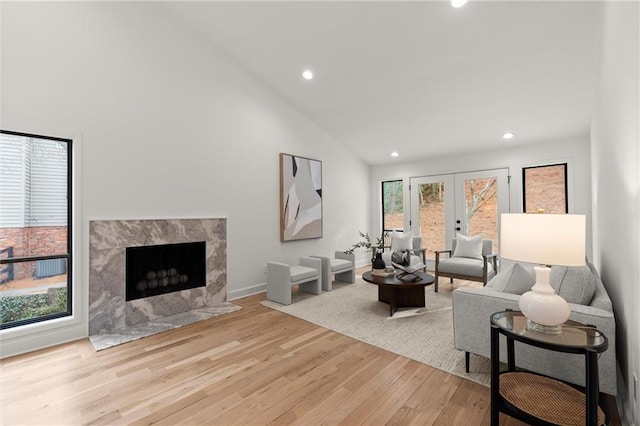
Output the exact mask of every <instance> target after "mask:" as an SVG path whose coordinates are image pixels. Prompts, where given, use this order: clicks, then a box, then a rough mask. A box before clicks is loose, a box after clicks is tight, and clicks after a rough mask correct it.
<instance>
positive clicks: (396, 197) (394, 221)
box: [382, 180, 404, 231]
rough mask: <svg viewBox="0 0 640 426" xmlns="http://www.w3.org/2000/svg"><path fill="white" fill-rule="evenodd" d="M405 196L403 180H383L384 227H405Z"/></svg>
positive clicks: (397, 228) (385, 229) (389, 228)
mask: <svg viewBox="0 0 640 426" xmlns="http://www.w3.org/2000/svg"><path fill="white" fill-rule="evenodd" d="M403 203H404V197H403V190H402V181H401V180H391V181H385V182H382V229H383V231H392V230H394V229H395V230H403V229H404V207H403V206H404V204H403Z"/></svg>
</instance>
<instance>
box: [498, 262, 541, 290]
mask: <svg viewBox="0 0 640 426" xmlns="http://www.w3.org/2000/svg"><path fill="white" fill-rule="evenodd" d="M535 282H536V278H535V275H534V273H533V271H532V270H529V269H527V268H525V267H524V266H522V265H521V264H519V263H514V264H513V265H512V266H509V267H508V268H506V269H505V270H503V271H501V272H500V273H499V274H498V275H496V276H495V278H494V279H492V280H491V281H490V286H491V287H493V289H494V290H496V291H501V292H503V293H511V294H517V295H522V294H524V293H526V292H527V291H529V290H531V287H532V286H533V284H535ZM488 286H489V284H488Z"/></svg>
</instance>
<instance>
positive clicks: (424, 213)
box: [410, 169, 509, 269]
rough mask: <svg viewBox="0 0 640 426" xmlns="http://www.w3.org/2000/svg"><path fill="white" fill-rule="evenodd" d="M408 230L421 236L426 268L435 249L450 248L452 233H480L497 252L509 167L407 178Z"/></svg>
mask: <svg viewBox="0 0 640 426" xmlns="http://www.w3.org/2000/svg"><path fill="white" fill-rule="evenodd" d="M410 192H411V194H410V198H411V230H412V231H413V232H414V234H420V235H422V246H423V247H424V248H425V249H426V257H427V267H428V268H430V269H433V262H434V259H435V254H434V252H435V251H436V250H448V249H451V242H452V240H453V239H454V238H455V236H456V232H459V233H461V234H464V235H469V236H473V235H478V234H482V236H483V238H485V239H491V240H493V244H494V252H498V251H499V247H498V243H499V238H498V220H499V217H500V214H502V213H507V212H508V211H509V170H508V169H494V170H484V171H479V172H468V173H455V174H447V175H437V176H424V177H417V178H411V186H410Z"/></svg>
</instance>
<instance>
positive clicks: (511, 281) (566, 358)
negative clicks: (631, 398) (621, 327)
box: [452, 262, 616, 395]
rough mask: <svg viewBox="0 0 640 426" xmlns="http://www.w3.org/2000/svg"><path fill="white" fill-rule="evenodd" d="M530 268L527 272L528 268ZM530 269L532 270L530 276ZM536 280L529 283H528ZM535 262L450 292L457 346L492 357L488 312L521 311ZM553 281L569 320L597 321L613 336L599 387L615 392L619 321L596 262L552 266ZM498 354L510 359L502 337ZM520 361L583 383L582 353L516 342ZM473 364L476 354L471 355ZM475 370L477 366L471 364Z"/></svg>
mask: <svg viewBox="0 0 640 426" xmlns="http://www.w3.org/2000/svg"><path fill="white" fill-rule="evenodd" d="M524 271H526V272H524ZM529 274H531V275H529ZM529 280H532V281H531V282H528V281H529ZM533 281H535V278H533V266H532V265H527V264H514V263H510V264H503V265H502V270H501V271H500V272H499V273H498V274H497V275H496V276H495V277H494V278H493V279H492V280H491V281H489V283H487V285H486V287H483V288H469V287H463V288H458V289H456V290H454V291H453V293H452V305H453V333H454V346H455V348H456V349H459V350H463V351H465V352H468V353H471V354H476V355H480V356H483V357H486V358H489V357H490V355H491V352H490V320H489V318H490V316H491V314H493V313H494V312H498V311H504V310H506V309H513V310H519V308H518V300H519V299H520V294H522V292H524V291H525V290H526V289H528V288H530V287H531V284H532V283H533ZM551 285H552V286H553V288H554V289H555V290H556V292H557V293H558V294H560V295H561V296H563V297H565V299H567V301H568V302H569V306H570V307H571V316H570V317H569V319H571V320H574V321H577V322H579V323H582V324H591V325H595V326H596V327H597V328H598V329H599V330H600V331H601V332H602V333H604V335H605V336H607V339H608V340H609V348H608V349H607V351H605V352H604V353H602V354H601V355H600V357H599V359H598V370H599V376H600V391H601V392H604V393H607V394H610V395H615V394H616V352H615V350H616V342H615V337H616V325H615V318H614V316H613V308H612V305H611V299H609V295H608V294H607V291H606V289H605V288H604V285H603V284H602V281H601V279H600V276H599V275H598V272H597V271H596V270H595V268H594V267H593V265H592V264H591V263H589V262H587V265H585V266H581V267H555V266H554V267H552V270H551ZM501 345H502V347H501V350H500V354H501V357H502V359H501V360H502V361H503V362H506V346H505V343H504V339H501ZM515 347H516V366H517V367H519V368H524V369H527V370H530V371H534V372H537V373H540V374H544V375H547V376H550V377H554V378H557V379H560V380H564V381H566V382H570V383H573V384H577V385H580V386H584V377H585V366H584V356H582V355H574V354H564V353H558V352H552V351H548V350H544V349H540V348H535V347H531V346H524V345H521V344H520V343H519V342H516V346H515ZM470 361H471V365H473V357H471V360H470ZM472 370H473V368H472Z"/></svg>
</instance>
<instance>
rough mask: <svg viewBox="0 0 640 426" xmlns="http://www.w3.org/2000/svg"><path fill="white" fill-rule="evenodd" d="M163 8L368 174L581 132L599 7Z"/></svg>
mask: <svg viewBox="0 0 640 426" xmlns="http://www.w3.org/2000/svg"><path fill="white" fill-rule="evenodd" d="M165 6H166V8H167V11H168V12H169V13H171V14H172V15H173V16H174V17H175V18H176V19H178V20H180V21H182V22H184V23H186V24H187V25H189V26H191V27H192V28H193V29H194V30H195V31H197V32H198V33H199V34H200V35H201V36H203V37H204V38H206V39H207V40H208V41H210V42H211V44H212V46H215V47H216V48H217V49H219V50H221V51H222V52H223V53H224V54H225V55H227V56H228V57H230V58H232V59H233V60H234V61H235V62H237V63H238V64H239V65H240V66H242V67H243V68H245V69H246V70H247V71H248V72H250V73H251V74H253V75H254V76H255V77H256V78H257V79H258V80H260V81H262V82H263V83H265V84H266V85H268V86H269V87H271V88H272V89H273V91H274V92H275V93H277V94H278V95H279V96H281V97H282V98H283V99H285V100H286V101H287V102H288V103H289V104H290V105H292V106H293V107H294V108H296V109H298V110H299V111H301V112H302V113H303V114H305V115H306V116H307V117H308V118H309V119H310V120H312V121H313V122H315V123H316V124H317V125H318V126H320V127H321V128H323V129H324V130H325V131H326V132H327V133H329V134H330V135H332V136H333V137H334V138H336V139H337V140H339V141H341V142H342V143H344V144H345V145H346V146H347V147H348V148H349V149H350V150H352V151H353V152H354V153H355V154H356V155H357V156H359V157H360V158H361V159H362V160H363V161H365V162H366V163H368V164H371V165H377V164H386V163H390V162H394V161H406V160H408V159H419V158H427V157H433V156H441V155H454V154H456V153H462V152H470V151H478V150H484V149H494V148H499V147H503V146H509V145H513V144H532V143H539V142H550V141H553V140H559V139H566V138H573V137H586V136H587V135H588V133H589V125H590V114H591V104H592V93H593V90H594V89H593V87H594V86H593V75H594V70H595V67H596V66H597V64H596V62H595V61H596V55H595V52H596V47H597V46H596V45H597V42H598V29H599V26H598V22H599V14H600V6H601V5H600V4H598V2H591V1H570V2H562V1H536V2H527V1H486V2H485V1H477V0H475V1H474V0H471V1H469V3H467V4H466V5H465V6H464V7H462V8H459V9H455V8H453V7H451V5H450V4H449V2H448V1H429V2H398V1H373V2H357V1H355V2H346V1H344V2H342V1H340V2H337V1H318V2H306V1H289V2H270V1H258V2H242V1H240V2H171V3H167V4H166V5H165ZM305 69H311V70H313V73H314V79H313V80H310V81H308V80H305V79H303V78H302V77H301V73H302V71H303V70H305ZM506 131H511V132H513V133H515V138H513V139H512V140H510V141H506V140H503V139H502V135H503V133H504V132H506ZM392 151H397V152H398V153H399V157H398V158H392V157H391V156H390V153H391V152H392Z"/></svg>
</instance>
